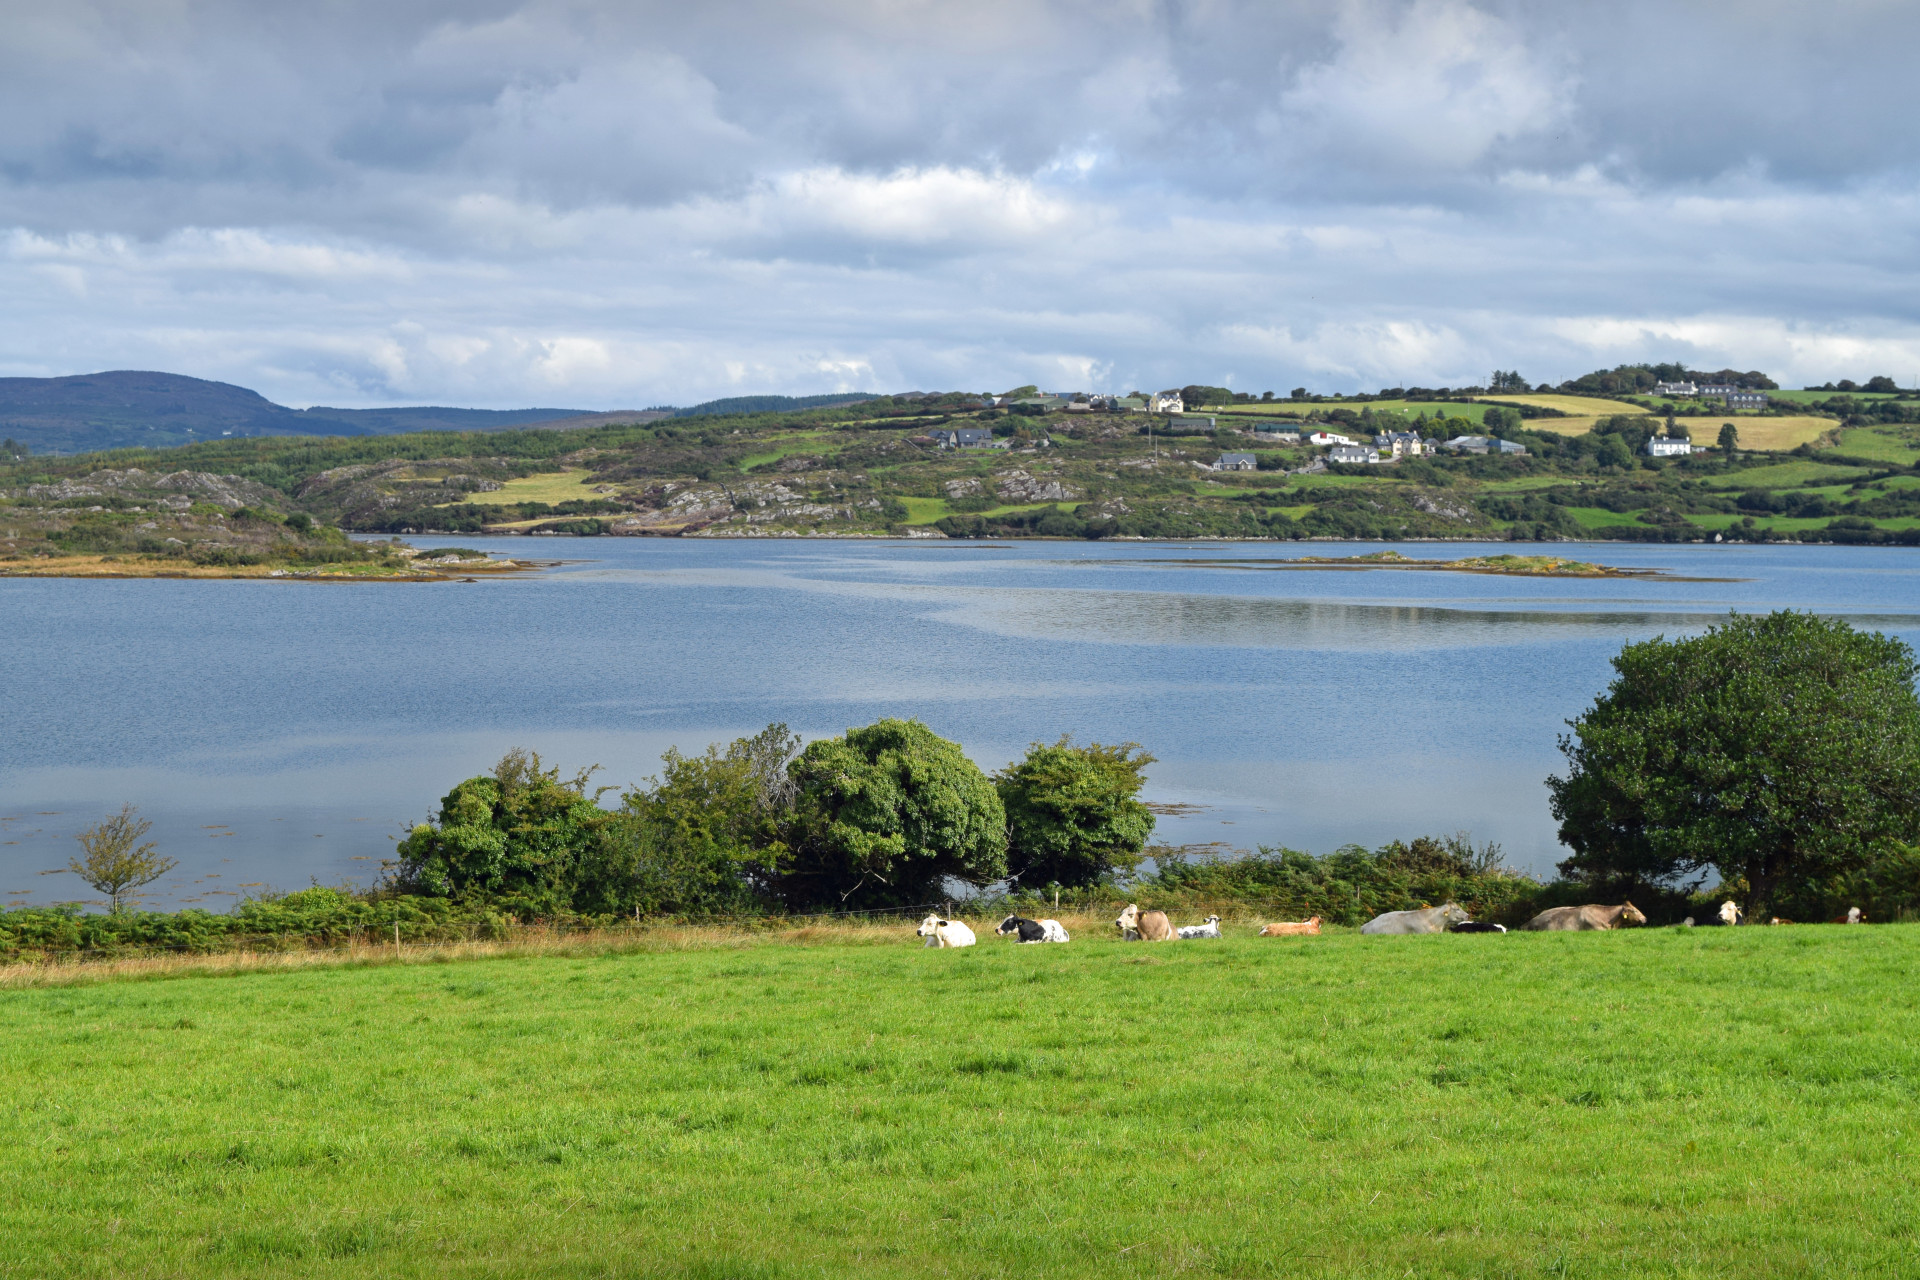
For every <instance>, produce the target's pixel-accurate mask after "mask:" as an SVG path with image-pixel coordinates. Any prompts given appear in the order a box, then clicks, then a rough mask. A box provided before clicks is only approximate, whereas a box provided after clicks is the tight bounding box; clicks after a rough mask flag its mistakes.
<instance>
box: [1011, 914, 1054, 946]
mask: <svg viewBox="0 0 1920 1280" xmlns="http://www.w3.org/2000/svg"><path fill="white" fill-rule="evenodd" d="M994 932H995V933H997V934H1000V935H1001V936H1002V937H1013V936H1015V935H1018V937H1019V939H1020V941H1022V942H1067V941H1070V939H1069V938H1068V937H1067V931H1066V930H1065V929H1064V928H1062V927H1061V924H1060V922H1059V921H1058V920H1025V919H1022V918H1021V917H1019V916H1008V917H1007V918H1006V919H1005V920H1002V921H1001V922H1000V927H999V928H998V929H995V930H994Z"/></svg>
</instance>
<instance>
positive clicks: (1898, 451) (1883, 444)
mask: <svg viewBox="0 0 1920 1280" xmlns="http://www.w3.org/2000/svg"><path fill="white" fill-rule="evenodd" d="M1833 448H1834V452H1835V453H1843V454H1846V455H1848V456H1849V457H1855V458H1876V459H1879V460H1881V461H1883V462H1891V463H1895V464H1897V465H1899V466H1902V467H1909V466H1912V465H1913V463H1914V461H1915V458H1914V452H1915V450H1916V449H1920V443H1916V442H1915V437H1914V435H1913V430H1912V428H1907V429H1906V430H1904V431H1903V430H1902V429H1901V428H1899V427H1849V428H1847V429H1846V430H1845V431H1842V432H1841V433H1840V439H1839V442H1838V443H1837V444H1835V445H1834V446H1833Z"/></svg>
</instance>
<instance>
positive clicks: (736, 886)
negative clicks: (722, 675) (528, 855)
mask: <svg viewBox="0 0 1920 1280" xmlns="http://www.w3.org/2000/svg"><path fill="white" fill-rule="evenodd" d="M799 746H800V740H799V738H798V737H796V736H795V735H793V734H792V733H789V732H788V730H787V726H785V725H784V724H773V725H768V726H767V727H766V728H765V729H764V730H762V731H761V732H760V733H759V734H757V735H756V736H754V737H751V738H737V739H735V740H734V741H733V742H732V743H731V744H730V745H729V746H728V747H727V748H726V749H725V750H724V751H723V750H721V749H720V748H719V747H718V746H710V747H708V748H707V750H706V751H705V752H704V753H703V754H701V755H697V756H683V755H681V754H680V752H679V750H678V749H676V748H669V749H668V750H667V753H666V754H665V755H664V756H663V757H661V760H662V763H663V764H664V765H665V766H666V767H665V768H664V769H663V770H662V776H661V777H660V778H658V779H654V780H652V782H653V785H652V786H651V787H650V788H647V789H644V790H642V789H638V788H636V789H635V790H633V791H630V792H628V793H627V794H626V795H625V796H624V797H622V800H623V803H622V806H621V810H620V814H619V820H618V821H617V822H615V823H614V824H613V826H612V828H611V836H610V838H609V840H608V841H606V842H605V844H604V845H603V846H601V851H600V856H598V857H590V859H589V861H588V862H587V863H586V864H585V865H584V866H583V868H582V872H581V874H580V876H579V877H578V881H579V887H578V889H577V890H576V892H575V895H574V900H575V903H576V904H577V906H578V908H579V909H580V910H584V911H593V912H602V913H617V914H620V915H628V914H633V915H668V914H671V915H707V914H714V913H717V912H721V911H725V910H730V909H739V908H743V907H745V906H747V905H748V904H749V903H750V902H751V900H752V898H753V896H754V891H755V889H756V888H759V887H763V886H765V885H767V884H768V883H770V882H771V880H772V877H773V876H774V874H775V873H776V872H777V871H778V869H779V866H780V864H781V862H782V861H783V860H784V858H785V856H786V852H787V846H786V843H785V832H784V825H785V821H786V818H787V815H788V809H789V806H790V804H791V800H792V794H793V784H792V782H791V780H790V779H789V778H788V776H787V765H788V764H789V763H790V762H791V761H792V759H793V756H794V753H795V752H796V751H797V750H798V749H799Z"/></svg>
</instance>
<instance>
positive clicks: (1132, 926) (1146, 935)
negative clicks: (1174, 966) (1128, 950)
mask: <svg viewBox="0 0 1920 1280" xmlns="http://www.w3.org/2000/svg"><path fill="white" fill-rule="evenodd" d="M1113 923H1114V925H1115V927H1116V928H1118V929H1119V930H1120V936H1121V937H1123V938H1125V939H1127V941H1129V942H1178V941H1179V940H1180V934H1179V932H1178V931H1177V930H1176V929H1175V928H1174V927H1173V921H1171V920H1169V919H1167V913H1166V912H1164V911H1142V910H1141V909H1140V908H1139V907H1137V906H1135V905H1134V904H1133V903H1131V902H1129V903H1128V904H1127V909H1126V910H1125V911H1122V912H1121V913H1120V918H1119V919H1118V920H1115V921H1114V922H1113Z"/></svg>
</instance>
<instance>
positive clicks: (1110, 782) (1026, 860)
mask: <svg viewBox="0 0 1920 1280" xmlns="http://www.w3.org/2000/svg"><path fill="white" fill-rule="evenodd" d="M1152 763H1153V757H1152V756H1150V755H1148V754H1147V753H1146V752H1144V751H1141V750H1140V744H1139V743H1137V742H1128V743H1124V744H1122V745H1120V746H1117V747H1103V746H1101V745H1100V744H1099V743H1097V742H1095V743H1092V744H1090V745H1088V746H1085V747H1076V746H1074V745H1073V742H1072V739H1071V738H1069V737H1063V738H1061V739H1060V741H1058V742H1056V743H1054V744H1052V745H1051V746H1049V745H1047V744H1046V743H1041V742H1036V743H1034V744H1033V745H1032V746H1031V747H1029V748H1028V749H1027V754H1026V757H1025V758H1024V759H1022V760H1021V761H1019V762H1018V763H1017V764H1011V765H1008V766H1007V767H1006V768H1005V769H1003V770H1001V771H1000V772H999V773H998V774H996V775H994V783H995V786H996V787H997V788H998V790H999V792H1000V803H1001V805H1002V806H1003V807H1004V808H1005V809H1006V814H1007V845H1008V849H1007V856H1008V862H1009V865H1010V866H1011V868H1012V871H1013V874H1014V875H1015V876H1016V877H1017V878H1019V879H1020V880H1021V881H1023V882H1024V883H1026V884H1028V885H1041V884H1062V885H1069V886H1072V885H1086V884H1093V883H1095V882H1096V881H1098V880H1100V879H1102V878H1103V877H1106V876H1108V875H1111V874H1112V873H1113V872H1115V871H1131V870H1132V869H1133V868H1134V867H1135V866H1136V865H1138V863H1139V861H1140V851H1141V850H1142V849H1143V848H1145V847H1146V843H1147V837H1148V836H1150V835H1151V834H1153V814H1152V813H1151V812H1150V811H1149V810H1148V809H1147V807H1146V806H1145V805H1143V804H1141V803H1140V801H1139V800H1138V799H1137V797H1138V796H1139V794H1140V788H1141V787H1142V786H1143V785H1144V784H1145V782H1146V777H1145V770H1146V767H1147V766H1148V765H1150V764H1152Z"/></svg>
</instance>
